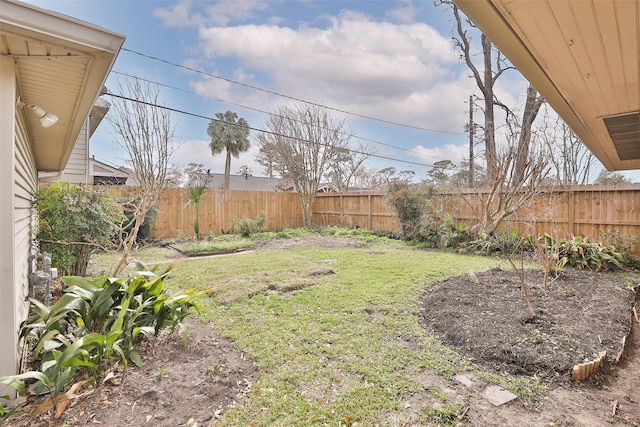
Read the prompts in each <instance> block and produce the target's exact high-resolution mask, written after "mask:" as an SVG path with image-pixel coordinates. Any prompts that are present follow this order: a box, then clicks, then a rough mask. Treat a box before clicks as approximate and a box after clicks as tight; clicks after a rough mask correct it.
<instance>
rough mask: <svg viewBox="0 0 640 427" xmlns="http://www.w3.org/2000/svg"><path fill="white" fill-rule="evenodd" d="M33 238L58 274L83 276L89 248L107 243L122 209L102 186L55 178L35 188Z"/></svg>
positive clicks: (114, 231)
mask: <svg viewBox="0 0 640 427" xmlns="http://www.w3.org/2000/svg"><path fill="white" fill-rule="evenodd" d="M33 206H34V208H35V209H36V212H37V216H38V227H37V232H36V239H37V240H39V241H40V250H41V251H43V252H48V253H49V254H51V260H52V265H53V267H57V268H58V269H59V270H60V273H61V274H72V275H77V276H84V275H85V273H86V270H87V264H88V262H89V256H90V255H91V252H92V250H94V249H97V248H105V247H109V246H110V245H111V244H112V238H113V237H114V236H115V234H116V232H117V230H118V225H119V224H120V222H121V221H122V219H123V212H122V208H121V207H120V205H119V204H118V203H117V200H116V198H115V195H114V194H113V193H111V191H110V189H107V188H105V187H92V186H82V187H79V186H76V185H73V184H69V183H65V182H56V183H53V184H51V185H50V186H47V187H45V188H42V189H40V190H38V191H37V192H36V193H35V195H34V201H33Z"/></svg>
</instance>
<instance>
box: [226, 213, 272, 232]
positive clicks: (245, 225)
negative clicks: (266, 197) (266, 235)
mask: <svg viewBox="0 0 640 427" xmlns="http://www.w3.org/2000/svg"><path fill="white" fill-rule="evenodd" d="M266 220H267V216H266V214H265V213H264V212H260V213H259V214H258V215H257V216H256V219H251V218H247V217H242V218H240V219H239V220H238V221H237V222H236V224H235V225H234V226H233V232H234V233H236V234H240V235H241V236H243V237H249V236H251V235H252V234H255V233H258V232H260V231H262V229H263V227H264V223H265V221H266Z"/></svg>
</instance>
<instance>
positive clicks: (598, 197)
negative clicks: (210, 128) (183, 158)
mask: <svg viewBox="0 0 640 427" xmlns="http://www.w3.org/2000/svg"><path fill="white" fill-rule="evenodd" d="M486 197H487V193H486V192H483V191H482V190H475V189H474V190H472V191H470V192H467V193H461V192H458V193H443V194H439V195H438V196H437V197H436V198H434V199H433V200H432V203H431V205H430V210H431V211H432V212H433V213H434V214H437V215H440V216H444V215H445V214H448V215H450V216H452V217H453V218H454V219H455V220H456V221H458V222H461V223H464V224H465V225H466V226H468V227H473V226H475V225H477V224H478V223H479V222H480V221H481V218H482V216H481V215H482V209H483V201H484V200H485V199H486ZM261 211H264V212H265V213H266V217H267V221H266V229H268V230H280V229H284V228H295V227H300V226H302V211H301V208H300V201H299V198H298V195H297V194H296V193H285V192H251V191H222V190H209V191H207V192H206V193H205V195H204V196H203V198H202V201H201V204H200V214H199V218H200V230H201V233H202V234H204V235H206V234H210V233H213V234H219V233H221V232H223V231H229V230H231V228H232V227H233V225H234V224H235V223H236V221H237V220H238V219H240V218H242V217H249V218H255V217H256V215H258V213H259V212H261ZM194 218H195V207H193V206H188V205H187V201H186V196H185V193H184V190H182V189H168V190H166V191H165V192H164V193H163V195H162V197H161V200H160V203H159V206H158V217H157V218H156V221H155V223H154V224H153V225H152V233H153V234H154V236H156V237H158V238H172V237H175V236H176V235H177V234H178V233H179V231H181V232H183V233H185V234H187V235H193V220H194ZM313 222H314V224H316V225H320V226H328V225H334V226H342V227H356V226H357V227H361V228H365V229H370V230H375V231H391V232H397V231H398V230H400V225H399V222H398V219H397V216H396V213H395V210H394V208H393V207H392V206H391V205H390V204H389V203H388V201H387V195H386V193H382V192H378V193H369V192H363V193H324V194H318V196H317V197H316V202H315V204H314V206H313ZM505 227H508V228H513V229H517V230H518V231H519V232H520V233H522V234H538V235H540V234H542V233H550V234H553V235H556V236H559V237H565V238H566V237H570V236H572V235H576V236H581V237H588V238H590V239H592V240H594V241H598V240H601V237H602V234H603V233H605V232H607V230H617V232H618V233H621V234H630V235H633V236H640V184H628V185H616V186H595V185H590V186H576V187H554V188H551V189H549V190H548V191H546V192H544V193H543V194H540V195H538V196H536V198H535V199H534V200H532V201H531V203H529V204H527V205H526V206H523V207H522V208H521V209H520V210H519V211H518V212H516V213H514V214H513V215H511V216H510V217H509V218H508V219H507V221H506V223H505ZM635 250H640V247H637V248H635Z"/></svg>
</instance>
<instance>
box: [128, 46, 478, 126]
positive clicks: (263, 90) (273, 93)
mask: <svg viewBox="0 0 640 427" xmlns="http://www.w3.org/2000/svg"><path fill="white" fill-rule="evenodd" d="M122 50H124V51H126V52H129V53H133V54H135V55H139V56H142V57H144V58H148V59H152V60H154V61H158V62H162V63H164V64H167V65H171V66H174V67H178V68H182V69H184V70H187V71H191V72H194V73H198V74H203V75H205V76H208V77H212V78H214V79H219V80H223V81H225V82H228V83H232V84H235V85H239V86H243V87H246V88H249V89H254V90H258V91H261V92H264V93H268V94H271V95H275V96H279V97H281V98H286V99H291V100H293V101H298V102H304V103H305V104H310V105H315V106H317V107H323V108H326V109H328V110H332V111H336V112H339V113H343V114H349V115H351V116H355V117H360V118H363V119H367V120H373V121H377V122H381V123H386V124H390V125H394V126H400V127H405V128H410V129H416V130H421V131H425V132H433V133H444V134H449V135H465V136H466V134H465V133H463V132H452V131H446V130H438V129H429V128H424V127H421V126H414V125H408V124H404V123H398V122H394V121H391V120H386V119H380V118H378V117H372V116H367V115H365V114H360V113H353V112H351V111H346V110H341V109H339V108H335V107H328V106H326V105H322V104H318V103H315V102H312V101H307V100H304V99H302V98H297V97H295V96H291V95H285V94H282V93H279V92H275V91H273V90H269V89H265V88H261V87H258V86H253V85H250V84H248V83H242V82H239V81H236V80H232V79H229V78H227V77H222V76H218V75H216V74H212V73H208V72H206V71H202V70H198V69H196V68H192V67H187V66H186V65H180V64H176V63H175V62H171V61H168V60H166V59H162V58H158V57H156V56H153V55H147V54H145V53H142V52H137V51H135V50H131V49H127V48H124V47H123V48H122Z"/></svg>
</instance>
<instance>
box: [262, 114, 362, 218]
mask: <svg viewBox="0 0 640 427" xmlns="http://www.w3.org/2000/svg"><path fill="white" fill-rule="evenodd" d="M265 129H266V130H267V131H268V132H265V133H262V134H260V136H259V137H258V140H259V141H260V152H261V153H268V156H269V158H270V159H271V161H272V164H273V168H274V170H280V171H282V173H283V174H284V175H286V176H289V177H290V178H291V179H292V180H293V184H294V185H295V187H296V191H297V192H298V195H299V196H300V203H301V206H302V213H303V223H304V225H311V224H312V214H313V211H312V206H313V202H314V200H315V198H316V194H317V192H318V187H319V186H320V182H321V181H322V180H323V179H325V178H326V173H327V172H328V171H329V170H330V168H331V167H333V166H335V164H336V162H339V161H340V159H343V158H344V155H345V152H348V151H350V146H349V143H350V140H351V136H352V133H351V131H350V130H348V129H347V126H346V122H345V120H338V119H336V118H334V117H332V116H331V115H330V114H329V112H328V110H327V109H326V108H324V107H322V106H318V105H313V104H303V103H300V104H296V105H293V106H281V107H280V108H279V109H278V111H277V112H276V113H275V114H271V115H269V117H268V118H267V120H266V123H265Z"/></svg>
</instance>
